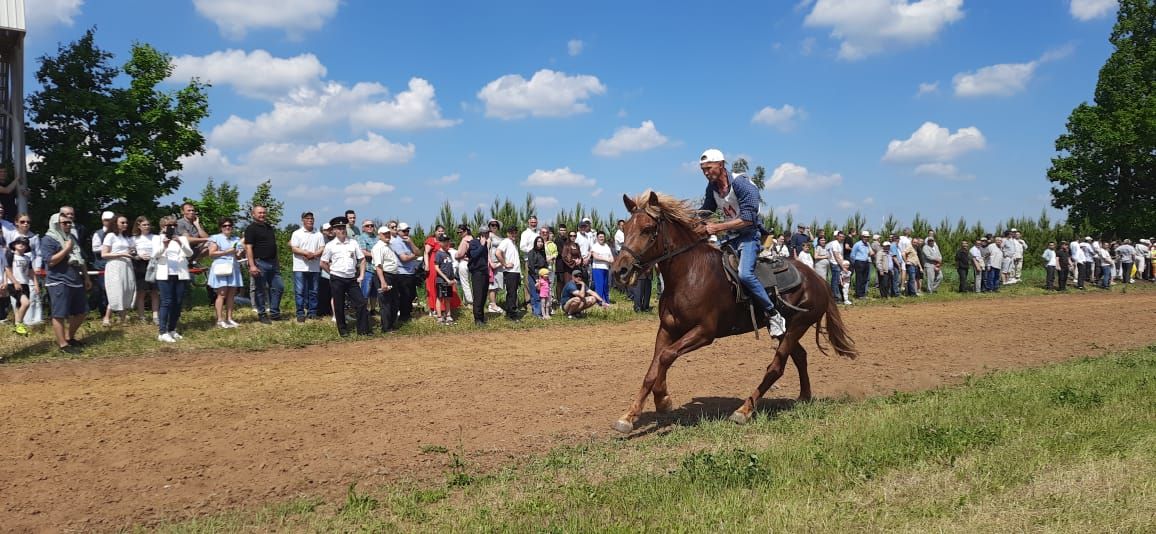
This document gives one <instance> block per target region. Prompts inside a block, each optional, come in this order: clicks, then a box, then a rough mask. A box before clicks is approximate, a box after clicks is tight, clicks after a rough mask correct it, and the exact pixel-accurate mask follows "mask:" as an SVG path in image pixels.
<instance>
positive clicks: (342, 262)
mask: <svg viewBox="0 0 1156 534" xmlns="http://www.w3.org/2000/svg"><path fill="white" fill-rule="evenodd" d="M363 257H365V256H364V255H363V254H362V253H361V246H360V245H358V244H357V241H354V240H352V239H349V238H346V239H345V241H342V240H341V238H337V239H334V240H333V241H330V242H329V243H328V244H327V245H325V250H324V251H323V252H322V253H321V261H323V262H328V263H329V276H331V277H332V276H336V277H338V278H356V277H357V263H358V262H359V261H360V260H361V258H363Z"/></svg>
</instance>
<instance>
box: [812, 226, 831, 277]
mask: <svg viewBox="0 0 1156 534" xmlns="http://www.w3.org/2000/svg"><path fill="white" fill-rule="evenodd" d="M813 255H814V259H815V272H817V273H819V276H822V277H823V280H828V279H830V277H831V276H830V275H831V258H830V257H829V256H828V252H827V238H826V237H820V238H819V240H818V241H816V246H815V252H814V254H813Z"/></svg>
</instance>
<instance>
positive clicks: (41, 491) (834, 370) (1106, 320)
mask: <svg viewBox="0 0 1156 534" xmlns="http://www.w3.org/2000/svg"><path fill="white" fill-rule="evenodd" d="M1153 316H1154V313H1153V299H1152V297H1151V296H1149V294H1148V292H1131V293H1128V294H1119V293H1112V294H1099V293H1097V294H1086V295H1085V294H1080V295H1070V296H1056V295H1049V296H1044V297H1030V298H1008V299H991V300H989V299H975V300H966V301H960V302H952V303H942V304H940V303H919V304H911V305H905V306H896V307H871V308H869V309H856V308H854V307H852V308H850V309H848V310H847V311H846V312H845V313H844V317H845V318H846V320H847V323H848V327H849V329H850V332H851V334H852V335H853V336H854V338H855V340H856V342H857V344H858V346H859V349H860V350H861V352H862V356H861V357H860V358H859V359H858V360H854V361H851V360H846V359H842V358H837V357H824V356H823V355H821V354H819V353H818V352H817V351H816V350H815V347H814V337H813V336H812V335H808V336H807V337H808V339H806V340H805V345H804V346H805V347H806V348H807V349H808V350H809V351H810V352H811V358H810V364H811V367H810V369H811V380H812V383H813V387H814V393H815V395H816V396H818V397H839V396H851V397H864V396H871V395H878V394H887V393H891V392H892V391H895V390H900V391H910V390H919V389H926V388H930V387H934V386H938V385H942V384H945V383H954V382H957V381H959V380H962V378H963V377H965V376H967V375H970V374H978V373H985V372H989V371H991V370H995V369H1006V368H1016V367H1025V366H1034V365H1039V364H1043V363H1046V362H1053V361H1059V360H1064V359H1068V358H1072V357H1076V356H1084V355H1095V354H1101V353H1104V352H1106V351H1110V350H1122V349H1128V348H1136V347H1142V346H1146V345H1148V344H1149V343H1151V342H1152V340H1153V336H1152V334H1150V333H1148V331H1147V328H1146V326H1147V325H1150V324H1152V319H1153ZM556 322H557V323H560V324H559V325H558V326H556V327H555V326H551V327H550V328H546V329H539V330H532V331H529V332H524V333H519V332H510V331H506V332H493V333H489V332H479V333H469V334H450V335H445V336H438V337H427V338H415V337H399V338H391V339H375V340H372V341H364V342H356V343H347V344H334V345H326V346H315V347H310V348H305V349H300V350H290V351H276V352H273V351H270V352H260V353H252V354H239V353H225V352H221V353H209V354H198V355H181V356H176V357H149V358H125V359H102V360H94V361H60V362H50V363H38V364H30V365H17V366H11V365H10V366H4V367H0V429H2V431H0V516H3V517H5V518H6V519H5V520H4V522H5V526H4V529H6V530H7V529H13V530H44V529H50V530H58V529H84V530H107V529H116V528H120V527H124V526H129V525H133V524H140V523H149V522H153V521H157V520H160V519H172V518H181V517H189V516H196V515H201V514H207V513H212V512H215V511H220V510H224V509H236V508H243V507H253V506H257V505H260V504H262V503H266V502H271V501H277V500H283V499H286V498H289V497H292V496H296V495H300V494H320V495H324V496H329V495H332V494H334V493H336V492H338V491H341V490H342V489H344V486H345V485H346V484H348V483H349V482H350V481H352V480H360V481H361V482H362V484H365V485H369V486H371V485H372V484H374V483H380V482H385V481H390V480H400V479H419V480H420V479H426V478H434V477H441V476H443V474H444V473H445V467H444V458H442V457H439V456H433V455H428V454H422V453H421V446H422V445H439V446H445V447H448V448H451V449H456V448H457V447H458V446H459V444H460V446H461V447H462V448H463V449H464V451H465V454H466V455H467V457H468V458H469V460H470V462H471V463H472V464H474V465H477V466H480V467H482V468H488V467H494V466H498V465H501V464H503V463H507V462H509V461H510V460H511V459H514V458H519V457H524V456H526V455H529V454H532V453H536V452H542V451H545V450H548V449H550V448H552V447H554V446H557V445H560V444H566V443H574V442H577V441H582V440H587V439H590V438H591V437H594V438H595V439H609V436H610V435H611V434H612V432H611V431H610V429H609V428H610V423H611V422H613V421H614V420H615V419H616V418H617V417H618V415H619V414H620V413H621V412H622V411H624V410H625V409H626V408H627V405H628V404H629V402H630V400H631V399H632V396H633V395H634V393H635V392H636V391H637V388H638V386H639V383H640V380H641V378H642V375H643V372H644V371H645V368H646V366H647V365H648V364H649V361H650V356H651V354H652V352H653V344H654V335H655V329H656V322H655V321H654V320H642V321H633V322H628V323H623V324H618V325H601V324H599V325H582V324H572V323H567V322H564V321H556ZM1077 325H1078V328H1077ZM1077 332H1079V334H1077ZM754 343H755V341H754V338H753V337H752V336H750V335H747V336H742V337H737V338H726V339H722V340H719V341H718V342H717V343H715V344H714V345H712V346H710V347H707V348H705V349H702V350H699V351H697V352H694V353H691V354H690V355H688V356H684V357H683V358H681V359H680V360H679V361H678V363H676V364H675V366H674V367H673V368H672V370H671V374H670V390H671V393H672V395H673V396H674V399H675V404H676V406H678V405H682V404H688V405H689V404H693V405H694V406H695V407H694V408H692V409H693V410H698V411H719V412H723V415H725V413H728V412H729V411H730V410H732V409H733V408H735V407H737V405H738V403H739V402H740V401H739V398H741V397H744V396H745V395H747V394H748V393H749V392H750V390H751V389H752V388H753V387H754V386H755V385H756V384H757V383H758V381H759V379H760V378H761V377H762V373H763V369H764V368H765V366H766V365H767V364H768V363H769V361H770V355H771V350H772V345H771V344H770V342H769V341H768V340H767V338H766V337H765V336H764V337H763V339H762V340H761V341H760V342H758V345H757V346H756V345H754ZM752 347H754V348H756V349H757V350H751V348H752ZM779 385H780V386H781V388H780V389H777V390H774V391H772V392H771V393H770V395H769V396H770V397H786V398H793V397H794V396H795V395H796V394H797V391H798V379H797V375H796V374H795V373H794V369H793V367H791V366H788V370H787V373H786V374H785V375H784V376H783V378H782V379H781V380H780V382H779ZM720 398H721V399H734V401H733V403H732V402H721V403H720V402H719V401H718V400H717V399H720ZM704 399H714V401H711V402H705V403H704ZM647 409H648V410H651V409H653V406H648V408H647ZM676 413H677V412H676ZM684 415H685V412H684ZM708 415H711V414H708ZM647 420H649V421H651V424H654V423H653V418H649V419H647Z"/></svg>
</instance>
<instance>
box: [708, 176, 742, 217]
mask: <svg viewBox="0 0 1156 534" xmlns="http://www.w3.org/2000/svg"><path fill="white" fill-rule="evenodd" d="M739 176H740V175H735V176H734V177H733V179H738V177H739ZM712 194H713V195H714V203H715V205H716V206H717V207H718V210H719V211H720V212H722V216H723V220H725V221H732V220H735V219H737V218H739V197H738V195H736V194H735V186H734V184H733V183H732V184H731V186H730V187H729V188H727V194H726V196H719V194H718V191H715V192H713V193H712Z"/></svg>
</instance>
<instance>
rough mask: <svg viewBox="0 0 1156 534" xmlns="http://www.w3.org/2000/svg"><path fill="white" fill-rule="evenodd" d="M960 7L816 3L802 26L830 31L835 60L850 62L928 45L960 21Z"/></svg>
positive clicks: (938, 2) (879, 1)
mask: <svg viewBox="0 0 1156 534" xmlns="http://www.w3.org/2000/svg"><path fill="white" fill-rule="evenodd" d="M962 7H963V0H816V1H815V3H814V8H813V9H811V12H810V13H809V14H808V15H807V17H806V19H804V24H805V25H806V26H810V27H818V28H831V37H833V38H835V39H839V40H840V41H841V44H840V46H839V58H841V59H845V60H852V61H853V60H857V59H862V58H865V57H867V56H869V55H873V54H878V53H880V52H883V51H885V50H887V49H889V48H895V47H900V46H910V45H913V44H917V43H922V42H926V41H930V40H932V39H934V38H935V37H936V35H938V34H939V32H940V31H942V30H943V28H945V27H946V26H947V25H948V24H951V23H953V22H956V21H958V20H960V19H962V18H963V9H962Z"/></svg>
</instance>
